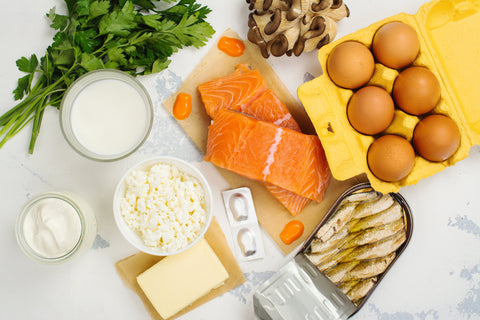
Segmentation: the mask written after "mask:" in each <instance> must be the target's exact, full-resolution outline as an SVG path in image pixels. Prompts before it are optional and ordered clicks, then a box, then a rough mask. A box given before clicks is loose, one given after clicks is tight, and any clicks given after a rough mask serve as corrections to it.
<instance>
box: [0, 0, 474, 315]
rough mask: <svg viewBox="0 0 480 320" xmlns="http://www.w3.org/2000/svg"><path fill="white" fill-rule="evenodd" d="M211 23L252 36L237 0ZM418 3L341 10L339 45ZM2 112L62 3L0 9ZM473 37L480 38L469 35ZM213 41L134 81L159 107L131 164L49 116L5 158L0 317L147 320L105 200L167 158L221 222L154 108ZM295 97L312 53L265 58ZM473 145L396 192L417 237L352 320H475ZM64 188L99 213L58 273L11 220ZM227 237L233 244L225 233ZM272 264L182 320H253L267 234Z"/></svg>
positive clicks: (189, 148) (216, 180) (185, 145)
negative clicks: (75, 139) (66, 131)
mask: <svg viewBox="0 0 480 320" xmlns="http://www.w3.org/2000/svg"><path fill="white" fill-rule="evenodd" d="M201 2H203V3H208V5H209V6H210V7H211V8H212V9H213V12H212V13H211V14H210V15H209V19H208V20H209V21H210V22H211V23H212V25H213V27H214V28H215V29H216V30H217V35H218V34H220V33H221V32H222V31H223V30H225V29H226V28H232V29H234V30H235V31H237V32H238V33H239V34H242V35H245V34H246V31H247V27H246V17H247V14H248V10H247V6H246V4H245V1H244V0H235V1H234V0H229V1H228V5H226V1H222V0H209V1H206V0H204V1H201ZM424 2H425V1H422V0H404V1H384V0H351V1H347V4H348V6H349V7H350V10H351V17H350V18H348V19H345V20H343V21H342V22H341V23H340V25H339V36H342V35H345V34H348V33H351V32H354V31H355V30H357V29H360V28H363V27H366V26H368V25H369V24H371V23H373V22H375V21H378V20H380V19H382V18H385V17H388V16H391V15H394V14H397V13H399V12H402V11H403V12H407V13H415V12H416V11H417V9H418V8H419V7H420V5H421V4H422V3H424ZM0 4H1V8H2V9H1V10H0V41H1V43H2V50H1V51H0V57H1V59H0V69H1V70H2V71H1V72H0V88H1V89H0V101H1V104H0V112H1V113H3V112H5V111H6V110H8V109H9V108H10V107H11V106H12V105H13V98H12V94H11V91H12V90H13V89H14V88H15V86H16V81H17V78H19V77H20V76H21V73H20V72H18V71H17V69H16V66H15V60H16V59H18V58H19V57H21V56H30V54H31V53H36V54H37V55H38V56H41V55H42V51H43V50H44V49H45V48H46V46H48V45H49V44H50V43H51V38H52V36H53V33H52V30H50V28H49V26H48V25H49V24H48V21H47V19H46V18H45V13H47V12H48V10H49V9H50V8H51V7H53V6H56V7H57V10H60V11H62V10H64V4H63V2H62V1H60V0H36V1H33V0H29V1H28V0H17V1H14V2H12V1H6V0H0ZM475 36H476V35H475ZM214 42H215V39H213V40H211V41H210V42H209V43H208V46H207V47H205V48H202V49H201V50H189V49H188V50H183V51H182V52H181V53H179V54H177V55H176V56H175V57H174V61H173V63H172V64H171V66H170V68H169V69H168V70H167V71H165V72H162V73H161V74H157V75H152V76H149V77H143V78H141V81H142V82H143V83H144V84H145V85H146V86H147V87H148V90H149V92H150V93H151V95H152V99H153V101H154V103H155V105H156V111H155V117H156V118H155V125H154V128H153V131H152V134H151V135H150V137H149V139H148V141H147V142H146V144H145V145H144V146H143V147H142V148H141V149H140V150H139V151H138V152H136V153H135V154H134V155H132V156H130V157H128V158H126V159H124V160H121V161H118V162H115V163H97V162H93V161H90V160H88V159H85V158H82V157H81V156H79V155H77V154H76V153H75V152H74V151H73V150H72V149H70V148H69V146H68V145H67V143H66V142H65V141H64V139H63V137H62V134H61V131H60V126H59V123H58V111H57V110H55V109H53V108H49V109H48V110H47V112H46V114H45V117H44V121H43V128H42V132H41V134H40V137H39V139H38V143H37V147H36V151H35V153H34V155H29V154H27V146H28V139H29V135H30V133H29V128H28V127H27V128H26V129H25V130H23V131H22V132H21V133H19V134H18V135H17V136H16V137H15V138H14V139H12V140H11V141H10V142H9V143H7V144H6V145H5V146H4V147H3V148H2V149H0V200H1V204H2V210H1V215H0V255H1V258H0V271H1V272H2V276H1V280H0V319H18V320H23V319H34V318H35V319H92V320H93V319H119V320H120V319H139V320H140V319H150V317H149V315H148V313H147V312H146V311H145V308H144V307H143V304H142V303H141V301H140V299H139V298H138V297H137V296H136V295H135V294H134V293H133V292H132V291H130V290H129V289H128V288H126V287H125V286H124V285H123V283H122V282H121V280H120V278H119V277H118V276H117V274H116V272H115V268H114V263H115V262H116V261H118V260H120V259H122V258H124V257H127V256H129V255H130V254H133V253H136V250H135V249H134V248H133V247H132V246H130V245H129V244H128V243H127V242H126V241H125V240H124V239H123V238H122V237H121V235H120V233H119V231H118V230H117V228H116V226H115V223H114V220H113V216H112V205H111V202H112V196H113V192H114V188H115V185H116V183H117V180H118V179H119V178H120V176H121V175H122V173H123V172H124V171H125V170H126V169H127V168H128V167H130V166H131V165H133V164H134V163H136V162H138V161H140V160H142V159H144V158H147V157H151V156H155V155H173V156H177V157H180V158H182V159H185V160H187V161H190V162H192V163H194V164H195V165H196V166H198V168H200V169H201V170H202V171H203V172H204V173H205V175H206V176H207V178H208V180H209V182H210V183H211V185H212V188H213V192H214V199H215V208H216V209H215V213H216V216H217V218H218V219H219V221H220V223H221V225H222V226H224V227H225V225H226V218H225V212H224V209H223V205H222V202H221V196H220V192H221V190H223V189H225V188H227V187H228V186H227V184H226V183H225V181H224V180H223V179H222V178H221V177H220V175H219V174H218V173H217V171H216V169H215V168H214V167H213V166H212V165H211V164H209V163H205V162H202V155H201V154H200V153H199V151H198V150H197V149H196V148H195V147H194V145H193V143H192V142H191V141H190V140H189V138H188V137H187V136H186V134H185V133H184V132H183V131H182V129H181V128H179V127H178V125H177V124H176V122H175V121H174V120H173V119H172V117H170V116H169V115H168V114H167V113H166V112H165V111H164V110H163V108H162V107H161V102H162V100H163V99H165V98H166V97H167V96H169V95H170V94H171V93H172V92H173V91H174V90H175V88H176V87H177V86H178V85H179V84H180V83H181V81H182V79H184V78H185V77H186V76H187V75H188V73H189V72H190V71H191V70H192V69H193V68H194V66H195V64H196V62H197V61H198V60H199V59H200V58H201V57H202V56H203V55H204V54H205V52H206V51H207V50H208V48H209V47H210V46H212V45H213V44H214ZM269 62H270V63H271V64H272V66H273V67H274V69H275V70H276V71H277V73H278V74H279V75H280V77H281V79H282V80H283V81H284V82H285V83H286V85H287V86H288V88H289V89H290V90H291V92H292V93H295V91H296V88H297V87H298V85H299V84H301V83H302V82H303V79H304V77H305V74H306V73H307V72H308V73H310V74H312V75H314V76H317V75H319V74H320V73H321V69H320V67H319V65H318V63H317V61H316V54H315V53H309V54H304V55H302V56H301V57H299V58H287V57H282V58H274V59H270V60H269ZM479 181H480V148H479V147H474V148H473V149H472V150H471V153H470V156H469V157H468V158H467V159H466V160H463V161H461V162H460V163H458V164H456V165H455V166H454V167H450V168H448V169H447V170H445V171H443V172H441V173H438V174H436V175H435V176H433V177H431V178H428V179H425V180H423V181H421V182H419V183H418V185H415V186H410V187H407V188H404V189H402V190H401V193H402V194H403V195H404V197H405V198H406V199H407V201H408V202H409V204H410V206H411V207H412V210H413V214H414V232H413V237H412V239H411V242H410V244H409V246H408V247H407V249H406V251H405V252H404V254H403V255H402V257H401V258H400V259H399V260H398V261H397V263H396V264H395V266H394V267H393V268H392V269H391V270H390V272H389V274H388V276H387V277H386V278H385V279H384V280H383V281H382V283H381V285H380V286H379V287H378V288H377V290H376V291H375V293H374V294H373V295H372V296H371V298H370V299H369V301H368V303H367V304H366V305H365V306H364V307H363V308H362V309H361V310H360V312H358V313H357V314H356V315H355V316H354V317H353V318H354V319H357V320H363V319H369V320H371V319H379V320H384V319H395V320H399V319H405V320H413V319H472V320H473V319H480V196H479V195H480V183H479ZM50 190H69V191H72V192H76V193H78V194H79V195H81V196H83V197H84V198H85V199H86V200H87V201H88V202H89V203H90V204H91V205H92V207H93V208H94V210H95V211H96V216H97V219H98V235H97V239H96V242H95V243H94V246H93V247H92V249H91V250H89V251H88V252H87V253H86V254H85V255H83V256H82V257H79V258H78V259H76V260H74V261H72V263H70V264H66V265H61V266H43V265H38V264H36V263H34V262H32V261H30V260H29V259H28V258H27V257H25V256H24V255H23V254H22V252H21V251H20V249H19V247H18V245H17V243H16V240H15V232H14V225H15V219H16V216H17V213H18V212H19V210H20V208H21V206H22V205H23V204H24V202H25V201H26V200H27V199H28V198H29V197H31V196H33V195H35V194H37V193H40V192H44V191H50ZM224 232H225V233H226V234H227V237H228V236H229V233H228V229H227V228H224ZM263 240H264V242H265V245H266V252H267V257H266V258H265V259H263V260H259V261H254V262H248V263H242V264H241V267H242V270H243V271H244V273H245V276H246V278H247V282H246V283H245V284H244V285H242V286H241V287H239V288H237V289H235V290H233V291H231V292H229V293H226V294H224V295H223V296H221V297H220V298H218V299H215V300H214V301H211V302H209V303H207V304H205V305H203V306H201V307H200V308H198V309H196V310H194V311H192V312H190V313H188V314H186V315H184V316H183V317H181V319H184V320H190V319H192V320H193V319H232V320H235V319H239V320H240V319H254V315H253V307H252V300H251V297H252V294H253V291H254V289H255V287H256V286H257V285H258V284H259V283H260V282H262V281H263V280H265V279H266V278H268V277H269V276H270V275H272V274H273V273H274V272H275V271H276V270H278V269H279V268H280V267H281V266H282V265H283V264H284V263H285V262H286V261H287V260H288V259H289V257H284V256H283V255H282V254H281V252H280V251H279V250H278V248H277V247H276V246H275V245H274V244H273V242H272V241H271V239H270V238H269V237H268V235H266V234H265V235H264V238H263Z"/></svg>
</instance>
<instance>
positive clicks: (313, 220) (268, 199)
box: [164, 30, 367, 254]
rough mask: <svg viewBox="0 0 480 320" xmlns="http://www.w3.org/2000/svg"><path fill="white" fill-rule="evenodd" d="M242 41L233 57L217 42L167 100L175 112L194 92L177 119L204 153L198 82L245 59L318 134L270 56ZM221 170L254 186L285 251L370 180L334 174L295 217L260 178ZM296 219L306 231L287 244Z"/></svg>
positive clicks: (260, 210)
mask: <svg viewBox="0 0 480 320" xmlns="http://www.w3.org/2000/svg"><path fill="white" fill-rule="evenodd" d="M224 35H225V36H228V37H233V38H237V39H241V38H240V37H239V36H238V35H237V34H236V33H235V32H234V31H232V30H227V31H225V32H224V33H223V34H221V35H219V36H218V37H217V39H216V40H217V41H218V39H220V37H221V36H224ZM242 40H243V39H242ZM243 42H244V44H245V52H244V53H243V55H241V56H240V57H230V56H228V55H226V54H225V53H223V52H222V51H220V50H219V49H217V47H216V45H215V46H212V48H211V49H210V50H209V52H208V53H207V55H206V56H205V57H204V58H203V59H202V60H201V61H200V63H199V64H198V65H197V66H196V67H195V69H194V70H193V71H192V73H191V74H190V75H189V76H188V77H187V78H186V79H185V81H184V82H183V83H182V85H181V86H180V88H179V89H178V90H177V92H175V93H174V94H173V95H172V96H170V97H169V98H168V99H167V100H165V101H164V107H165V108H166V109H167V110H168V111H169V112H170V114H172V108H173V103H174V102H175V98H176V96H177V94H178V93H179V92H185V93H188V94H190V95H191V96H192V113H191V114H190V116H189V117H188V118H187V119H185V120H177V121H178V123H179V124H180V126H181V127H182V128H183V129H184V130H185V131H186V133H187V134H188V135H189V136H190V138H191V139H192V140H193V142H194V143H195V144H196V145H197V146H198V148H200V150H202V152H204V153H205V150H206V146H207V136H208V125H209V124H210V121H211V119H210V117H209V116H208V115H207V113H206V112H205V108H204V106H203V103H202V101H201V98H200V93H199V92H198V90H197V86H198V85H199V84H201V83H203V82H206V81H209V80H212V79H215V78H218V77H223V76H225V75H228V74H230V73H232V72H233V71H234V69H235V67H236V66H237V65H238V64H240V63H245V62H246V63H248V64H250V66H251V67H252V68H253V69H258V70H259V71H260V73H261V74H262V75H263V77H264V78H265V80H266V82H267V87H268V88H270V89H272V90H273V91H274V92H275V93H276V94H277V96H278V97H279V98H280V100H282V101H283V103H285V105H286V106H287V108H288V109H289V110H290V112H291V114H292V115H293V117H294V118H295V120H296V121H297V122H298V124H299V125H300V128H301V129H302V131H303V133H307V134H316V133H315V129H314V128H313V125H312V123H311V121H310V119H309V118H308V116H307V114H306V112H305V110H304V108H303V106H302V105H300V104H299V103H298V101H297V100H296V98H295V97H294V96H292V94H291V93H290V92H289V91H288V89H287V87H286V86H285V85H284V84H283V83H282V82H281V81H280V78H279V77H278V76H277V74H276V73H275V72H274V71H273V69H272V67H271V66H270V64H269V63H268V62H267V60H266V59H264V58H263V57H262V56H261V54H260V53H259V51H258V48H257V47H256V46H255V45H253V44H252V43H250V42H249V41H247V40H244V41H243ZM292 63H295V58H292ZM218 170H219V172H220V173H221V174H222V176H223V177H224V178H225V180H226V181H227V182H228V183H229V184H230V185H231V187H232V188H238V187H249V188H250V189H251V191H252V195H253V201H254V203H255V210H256V213H257V218H258V220H259V223H260V225H261V226H262V227H263V228H264V229H265V230H266V231H267V233H268V234H269V235H270V236H271V237H272V238H273V240H274V241H275V242H276V243H277V244H278V246H279V247H280V249H281V250H282V251H283V253H285V254H288V253H290V252H291V251H292V250H294V249H295V248H296V247H297V246H298V245H299V244H300V243H301V242H303V241H304V240H305V239H306V238H307V237H308V236H309V235H310V233H311V232H312V231H313V229H314V228H315V227H316V226H317V225H318V223H320V221H321V220H322V218H323V217H324V216H325V214H326V213H327V211H328V209H329V208H330V206H331V205H332V204H333V202H334V201H335V200H336V199H337V197H338V196H339V195H340V194H341V193H342V192H343V191H345V190H346V189H347V188H349V187H350V186H352V185H354V184H357V183H359V182H361V181H367V179H366V177H363V178H362V177H355V178H352V179H350V180H346V181H337V180H335V179H333V178H331V179H330V183H329V186H328V189H327V192H326V194H325V198H324V199H323V201H322V202H321V203H317V202H313V201H312V202H311V203H310V204H309V205H308V206H307V207H305V209H303V210H302V212H300V214H298V215H297V216H296V217H293V216H292V215H291V214H290V213H289V212H288V211H287V210H286V209H285V207H284V206H283V205H282V204H281V203H280V202H279V201H278V200H277V199H276V198H275V197H273V196H272V195H271V194H270V192H268V191H267V189H265V187H264V186H263V184H262V183H261V182H257V181H253V180H250V179H248V178H245V177H241V176H239V175H237V174H235V173H232V172H229V171H227V170H225V169H222V168H218ZM293 219H297V220H300V221H302V223H303V224H304V226H305V231H304V233H303V235H302V236H301V237H300V239H298V240H297V241H295V242H293V243H292V244H290V245H286V244H284V243H283V242H282V241H281V240H280V236H279V234H280V232H281V231H282V229H283V227H284V226H285V224H287V222H289V221H290V220H293Z"/></svg>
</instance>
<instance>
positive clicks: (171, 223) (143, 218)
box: [120, 163, 207, 252]
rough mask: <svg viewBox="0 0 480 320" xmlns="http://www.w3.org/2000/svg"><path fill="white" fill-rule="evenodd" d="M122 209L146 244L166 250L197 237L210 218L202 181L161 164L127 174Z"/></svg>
mask: <svg viewBox="0 0 480 320" xmlns="http://www.w3.org/2000/svg"><path fill="white" fill-rule="evenodd" d="M125 183H126V190H125V195H124V197H123V198H121V199H120V210H121V214H122V216H123V218H124V219H125V222H126V223H127V225H128V226H129V227H130V228H131V229H132V230H134V231H136V232H138V234H139V235H140V237H141V238H142V239H143V241H144V242H145V244H146V245H147V246H151V247H157V248H159V249H161V250H163V251H166V252H172V251H176V250H179V249H181V248H183V247H185V246H187V245H188V244H189V243H190V242H191V241H193V240H195V239H196V238H197V237H198V236H199V234H200V232H201V230H202V227H203V226H204V224H205V223H206V220H207V215H206V211H205V192H204V190H203V187H202V185H201V184H200V182H199V181H198V180H197V179H196V178H194V177H192V176H190V175H188V174H186V173H185V172H183V171H181V170H180V169H178V168H177V167H175V166H173V165H170V164H166V163H160V164H156V165H154V166H153V167H151V169H150V170H149V171H132V172H131V174H129V175H128V176H127V177H126V180H125Z"/></svg>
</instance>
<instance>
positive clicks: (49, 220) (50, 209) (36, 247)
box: [22, 198, 82, 258]
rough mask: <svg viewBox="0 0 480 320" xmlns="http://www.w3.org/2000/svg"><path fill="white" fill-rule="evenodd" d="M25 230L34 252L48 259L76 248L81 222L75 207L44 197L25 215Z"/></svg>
mask: <svg viewBox="0 0 480 320" xmlns="http://www.w3.org/2000/svg"><path fill="white" fill-rule="evenodd" d="M22 229H23V235H24V238H25V241H26V243H27V244H28V245H29V246H30V248H31V249H32V250H33V251H35V252H36V253H37V254H38V255H40V256H42V257H45V258H57V257H61V256H63V255H65V254H67V253H69V252H70V251H72V249H73V248H74V247H75V246H76V245H77V243H78V241H79V239H80V236H81V233H82V223H81V220H80V217H79V214H78V213H77V211H76V210H75V208H74V207H72V205H70V204H69V203H67V202H66V201H64V200H61V199H58V198H45V199H41V200H39V201H37V202H36V203H34V204H33V205H32V206H31V207H30V208H29V210H28V211H27V212H26V214H25V218H24V220H23V227H22Z"/></svg>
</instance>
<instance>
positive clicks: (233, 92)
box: [198, 64, 267, 119]
mask: <svg viewBox="0 0 480 320" xmlns="http://www.w3.org/2000/svg"><path fill="white" fill-rule="evenodd" d="M265 90H267V85H266V82H265V79H264V78H263V77H262V75H261V74H260V72H259V71H258V70H250V68H249V67H248V65H247V64H240V65H238V66H237V68H236V69H235V71H234V72H233V73H232V74H230V75H227V76H225V77H221V78H217V79H214V80H211V81H208V82H205V83H202V84H200V85H199V86H198V91H199V92H200V96H201V98H202V101H203V104H204V105H205V111H206V112H207V114H208V115H209V116H210V118H212V119H215V116H216V114H217V112H218V111H219V110H221V109H232V110H236V111H241V109H242V108H245V107H246V106H248V105H249V104H250V103H251V102H252V101H254V100H255V99H256V98H258V97H259V96H260V95H261V94H262V93H263V92H265Z"/></svg>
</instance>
